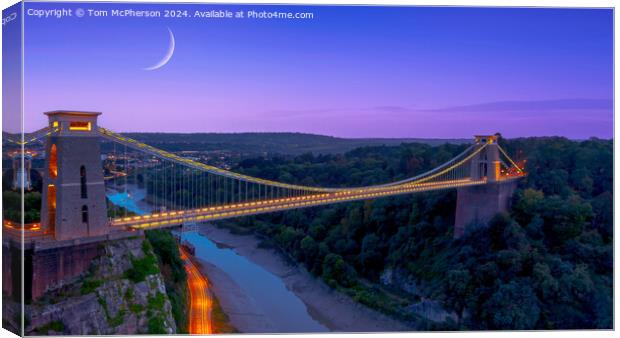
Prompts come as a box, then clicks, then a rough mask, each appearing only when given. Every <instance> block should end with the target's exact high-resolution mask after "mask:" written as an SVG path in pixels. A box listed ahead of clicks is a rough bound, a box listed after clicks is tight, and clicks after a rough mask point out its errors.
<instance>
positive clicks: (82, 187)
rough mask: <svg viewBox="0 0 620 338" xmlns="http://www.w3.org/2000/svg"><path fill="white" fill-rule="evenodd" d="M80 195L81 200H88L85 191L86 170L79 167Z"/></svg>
mask: <svg viewBox="0 0 620 338" xmlns="http://www.w3.org/2000/svg"><path fill="white" fill-rule="evenodd" d="M80 194H81V195H82V198H88V191H87V190H86V168H85V167H84V166H81V167H80Z"/></svg>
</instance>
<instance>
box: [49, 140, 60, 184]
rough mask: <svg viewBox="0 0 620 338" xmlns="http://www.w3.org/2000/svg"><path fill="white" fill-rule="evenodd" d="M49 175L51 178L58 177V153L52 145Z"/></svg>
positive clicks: (54, 145)
mask: <svg viewBox="0 0 620 338" xmlns="http://www.w3.org/2000/svg"><path fill="white" fill-rule="evenodd" d="M49 173H50V177H51V178H56V177H58V153H57V150H56V144H52V147H51V148H50V163H49Z"/></svg>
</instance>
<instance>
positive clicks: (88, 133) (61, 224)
mask: <svg viewBox="0 0 620 338" xmlns="http://www.w3.org/2000/svg"><path fill="white" fill-rule="evenodd" d="M45 114H46V115H47V116H48V117H49V124H50V125H49V126H50V128H51V129H52V130H56V131H55V132H53V133H52V134H51V135H50V136H49V137H48V140H47V144H46V145H45V153H46V157H45V172H44V178H43V201H42V208H41V221H42V222H41V223H42V228H43V230H44V231H46V232H49V233H51V234H53V236H54V238H55V239H56V240H71V239H78V238H84V237H91V236H100V235H106V234H107V233H108V232H109V227H108V224H107V205H106V197H105V185H104V181H103V170H102V166H101V151H100V140H99V135H98V132H97V116H99V115H100V114H101V113H91V112H77V111H53V112H48V113H45Z"/></svg>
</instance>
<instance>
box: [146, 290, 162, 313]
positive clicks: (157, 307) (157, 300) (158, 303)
mask: <svg viewBox="0 0 620 338" xmlns="http://www.w3.org/2000/svg"><path fill="white" fill-rule="evenodd" d="M165 302H166V298H165V297H164V294H163V293H159V292H158V293H156V294H155V296H151V295H149V296H148V297H147V305H146V308H147V309H149V310H151V311H161V310H163V309H164V303H165Z"/></svg>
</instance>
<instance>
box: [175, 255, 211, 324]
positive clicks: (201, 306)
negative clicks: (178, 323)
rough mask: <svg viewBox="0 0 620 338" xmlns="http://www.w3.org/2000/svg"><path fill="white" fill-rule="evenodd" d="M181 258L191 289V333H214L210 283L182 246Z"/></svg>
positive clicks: (188, 286) (188, 285)
mask: <svg viewBox="0 0 620 338" xmlns="http://www.w3.org/2000/svg"><path fill="white" fill-rule="evenodd" d="M180 251H181V259H183V262H184V263H185V271H187V288H188V289H189V299H190V304H189V333H190V334H212V333H213V329H212V326H211V309H212V305H213V302H212V300H211V295H210V294H209V290H208V289H209V283H208V282H207V279H206V278H205V277H204V276H203V275H202V273H201V272H200V270H199V269H198V267H196V265H195V264H194V262H192V260H191V259H190V258H189V254H188V253H187V251H186V250H185V249H183V248H182V247H181V248H180Z"/></svg>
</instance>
